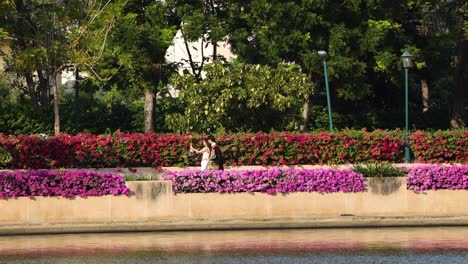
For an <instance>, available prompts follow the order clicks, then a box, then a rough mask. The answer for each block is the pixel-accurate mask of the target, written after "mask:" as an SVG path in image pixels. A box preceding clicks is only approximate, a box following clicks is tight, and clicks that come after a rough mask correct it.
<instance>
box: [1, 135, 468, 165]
mask: <svg viewBox="0 0 468 264" xmlns="http://www.w3.org/2000/svg"><path fill="white" fill-rule="evenodd" d="M200 139H201V136H194V135H172V134H155V133H144V134H139V133H134V134H126V133H121V132H116V133H115V134H113V135H90V134H78V135H76V136H73V135H70V134H61V135H58V136H52V137H48V138H44V137H39V136H35V135H26V136H6V135H3V134H0V147H2V148H4V149H5V150H6V151H8V152H9V153H10V154H11V157H12V158H11V160H10V161H8V162H6V163H4V164H2V162H1V161H0V167H3V168H10V169H48V168H90V167H93V168H102V167H161V166H186V165H198V163H197V162H198V161H196V160H194V159H193V158H192V157H190V156H189V153H188V149H189V145H190V142H193V143H194V145H195V146H201V140H200ZM217 139H218V143H219V145H220V146H221V148H222V150H223V151H224V155H225V159H226V163H227V165H232V166H241V165H263V166H275V165H297V164H344V163H361V162H390V163H400V162H403V159H404V155H403V149H404V148H403V147H404V133H403V132H402V131H399V130H394V131H381V130H377V131H373V132H366V131H355V130H346V131H342V132H335V133H325V132H318V133H310V134H293V133H289V132H285V133H280V132H274V133H256V134H227V135H220V136H218V137H217ZM410 145H411V149H412V151H413V153H414V157H415V160H416V161H417V162H423V163H450V162H457V163H468V132H466V131H436V132H422V131H417V132H415V133H412V134H411V135H410Z"/></svg>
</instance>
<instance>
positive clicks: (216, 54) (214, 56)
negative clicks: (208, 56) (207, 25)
mask: <svg viewBox="0 0 468 264" xmlns="http://www.w3.org/2000/svg"><path fill="white" fill-rule="evenodd" d="M211 45H213V62H215V61H217V60H218V45H217V43H216V41H212V42H211Z"/></svg>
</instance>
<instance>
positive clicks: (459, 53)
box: [450, 34, 467, 129]
mask: <svg viewBox="0 0 468 264" xmlns="http://www.w3.org/2000/svg"><path fill="white" fill-rule="evenodd" d="M466 42H467V40H466V39H465V36H464V34H462V38H461V40H460V41H459V42H458V45H457V50H456V56H455V76H454V80H455V87H454V88H455V90H454V91H453V94H452V100H451V106H450V128H452V129H458V128H461V127H463V126H464V125H465V124H464V122H463V115H464V112H465V109H464V104H465V95H464V93H465V79H464V76H463V67H464V64H463V63H464V59H465V58H464V56H466V54H465V47H466Z"/></svg>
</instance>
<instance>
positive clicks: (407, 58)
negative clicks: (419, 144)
mask: <svg viewBox="0 0 468 264" xmlns="http://www.w3.org/2000/svg"><path fill="white" fill-rule="evenodd" d="M411 58H412V55H411V53H409V52H408V51H407V50H406V51H405V52H404V53H403V54H402V55H401V61H402V63H403V68H404V69H405V163H411V157H410V145H409V140H408V134H409V132H408V126H409V120H408V68H409V67H411Z"/></svg>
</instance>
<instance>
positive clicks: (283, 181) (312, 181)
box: [162, 168, 366, 194]
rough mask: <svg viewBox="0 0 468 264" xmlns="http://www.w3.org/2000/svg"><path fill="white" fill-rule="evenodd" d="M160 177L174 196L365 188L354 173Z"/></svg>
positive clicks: (184, 173) (282, 171) (174, 174)
mask: <svg viewBox="0 0 468 264" xmlns="http://www.w3.org/2000/svg"><path fill="white" fill-rule="evenodd" d="M162 177H163V179H165V180H170V181H172V188H173V191H174V193H211V192H218V193H238V192H248V193H252V192H262V193H268V194H275V193H292V192H320V193H331V192H362V191H365V189H366V188H365V185H364V177H363V176H362V175H361V174H358V173H356V172H354V171H353V170H332V169H310V170H308V169H279V168H273V169H269V170H242V171H200V170H184V171H177V172H167V173H166V174H165V175H163V176H162Z"/></svg>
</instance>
